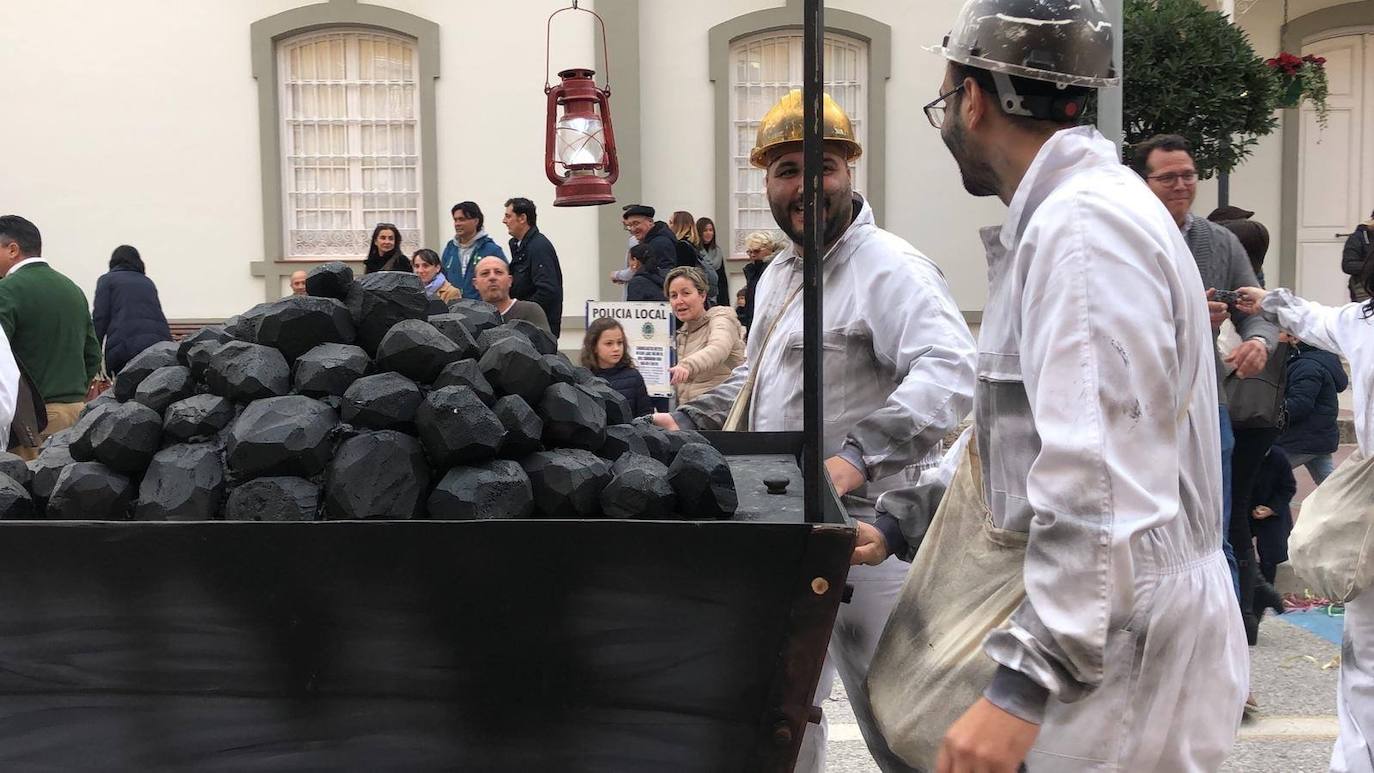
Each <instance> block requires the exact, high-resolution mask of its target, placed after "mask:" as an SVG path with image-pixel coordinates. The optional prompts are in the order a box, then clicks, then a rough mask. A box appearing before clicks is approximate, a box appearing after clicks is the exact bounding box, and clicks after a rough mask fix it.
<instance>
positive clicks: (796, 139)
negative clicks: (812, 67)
mask: <svg viewBox="0 0 1374 773" xmlns="http://www.w3.org/2000/svg"><path fill="white" fill-rule="evenodd" d="M823 96H824V103H823V105H822V110H823V112H824V118H825V128H824V137H823V139H824V140H825V141H826V142H827V143H830V142H833V143H836V144H838V145H842V146H843V147H844V157H845V160H846V161H853V160H854V159H856V158H858V157H859V156H861V155H863V152H864V149H863V148H862V147H860V146H859V141H858V140H856V139H854V125H853V124H851V123H850V122H849V116H847V115H845V114H844V110H843V109H841V108H840V106H839V105H838V104H836V103H835V100H833V99H831V98H830V95H829V94H825V95H823ZM802 126H803V118H802V93H801V89H793V90H792V91H790V92H788V94H787V96H785V97H783V98H782V99H780V100H778V103H777V104H776V105H773V108H772V109H771V110H769V111H768V114H767V115H765V116H764V117H763V121H762V122H760V123H759V134H758V137H757V138H756V139H755V140H754V150H753V152H751V153H750V154H749V163H751V164H753V165H754V166H757V167H759V168H760V169H766V168H767V167H768V164H769V162H771V161H772V160H773V157H774V156H776V155H777V154H778V153H780V152H781V151H782V150H783V149H784V148H786V146H788V145H794V144H795V145H801V141H802Z"/></svg>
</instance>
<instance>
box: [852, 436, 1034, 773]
mask: <svg viewBox="0 0 1374 773" xmlns="http://www.w3.org/2000/svg"><path fill="white" fill-rule="evenodd" d="M981 464H982V462H981V460H980V459H979V456H978V449H977V445H976V443H975V440H974V439H973V437H970V438H969V440H968V443H967V445H966V447H965V449H964V456H963V459H962V460H961V461H960V463H959V468H958V470H957V471H956V472H955V474H954V479H953V480H952V481H951V482H950V485H949V488H948V489H947V490H946V491H945V496H944V498H943V499H941V501H940V506H939V507H938V508H937V509H936V511H935V517H934V518H933V519H932V522H931V525H930V529H929V531H927V532H926V536H925V539H924V540H923V541H922V542H921V548H920V550H919V551H917V553H916V560H915V561H913V562H912V565H911V571H910V572H909V573H908V574H907V578H906V583H905V584H904V585H903V586H902V591H901V595H900V596H899V597H898V599H897V604H896V606H895V607H893V610H892V614H891V615H890V616H889V617H888V620H887V627H886V628H884V629H883V635H882V638H881V639H880V640H879V642H878V649H877V652H876V653H875V654H874V656H873V661H872V663H871V664H870V666H869V669H868V680H867V681H868V691H869V699H870V705H871V706H872V709H873V716H874V719H875V721H876V723H877V725H878V728H879V729H880V730H881V731H882V734H883V738H885V739H886V740H887V743H888V747H889V748H891V749H892V751H893V752H894V753H895V754H897V756H899V757H901V758H902V759H903V760H904V761H905V762H906V763H907V764H908V765H911V766H913V767H916V768H919V769H922V770H934V769H935V761H936V756H937V755H938V754H939V751H940V744H941V742H942V741H943V739H944V736H945V733H946V732H948V731H949V728H950V726H951V725H953V724H954V722H955V720H957V719H959V717H961V716H963V714H964V712H966V711H968V710H969V708H970V707H971V706H973V704H974V703H975V702H976V701H977V700H978V698H979V697H980V696H982V694H983V690H984V689H986V688H987V686H988V684H989V683H990V682H991V681H992V677H993V675H994V674H995V672H996V670H997V664H996V663H995V662H994V661H993V660H992V659H991V658H989V657H988V656H987V655H986V654H984V653H983V646H982V645H983V640H984V639H985V638H986V637H987V635H988V634H989V633H990V632H992V631H993V630H995V629H997V628H1000V627H1002V626H1003V625H1005V624H1006V623H1007V621H1008V619H1010V617H1011V615H1012V613H1013V612H1015V611H1016V609H1017V607H1019V606H1020V605H1021V602H1022V601H1024V600H1025V598H1026V588H1025V580H1024V578H1023V576H1022V568H1023V566H1024V565H1025V558H1026V541H1027V539H1028V535H1027V534H1025V533H1023V532H1017V531H1011V530H1008V529H999V528H997V527H995V526H993V523H992V512H991V510H989V509H988V506H987V503H986V502H985V501H984V499H983V482H982V467H981Z"/></svg>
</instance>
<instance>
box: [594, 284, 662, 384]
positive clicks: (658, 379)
mask: <svg viewBox="0 0 1374 773" xmlns="http://www.w3.org/2000/svg"><path fill="white" fill-rule="evenodd" d="M602 317H610V318H612V319H614V320H616V321H617V322H619V323H620V326H621V327H623V328H625V346H626V347H627V348H628V349H629V350H630V356H631V357H633V358H634V361H635V367H636V368H638V369H639V374H640V375H641V376H643V377H644V386H645V387H647V388H648V390H649V395H650V396H652V397H672V396H673V387H672V385H671V384H669V383H668V369H669V368H671V367H672V366H673V327H674V323H675V322H676V321H677V318H676V317H674V316H673V312H672V311H671V309H669V307H668V304H667V303H663V302H654V301H649V302H640V301H605V302H600V301H587V324H588V325H590V324H591V323H592V321H593V320H596V319H600V318H602Z"/></svg>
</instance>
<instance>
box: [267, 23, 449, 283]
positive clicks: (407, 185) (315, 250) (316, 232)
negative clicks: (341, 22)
mask: <svg viewBox="0 0 1374 773" xmlns="http://www.w3.org/2000/svg"><path fill="white" fill-rule="evenodd" d="M277 57H278V59H277V73H278V78H279V81H278V90H277V93H278V95H279V99H280V116H281V118H280V121H281V123H280V126H279V136H280V138H281V145H280V147H281V153H282V160H281V162H282V206H283V213H282V215H283V218H282V223H283V229H284V231H285V233H284V234H283V244H284V245H285V248H286V249H285V252H286V257H287V258H297V257H301V258H303V257H319V258H336V257H337V258H355V259H356V258H359V257H361V256H363V255H366V254H367V249H368V239H369V237H370V236H371V235H372V229H373V227H374V226H376V225H377V224H378V223H391V224H393V225H395V226H396V227H397V228H399V229H400V231H401V239H402V243H403V245H404V247H405V249H406V251H407V252H409V251H411V250H413V249H415V248H416V247H419V246H421V245H423V244H424V240H423V238H424V234H423V229H422V223H423V222H424V216H423V215H424V206H425V202H424V201H423V200H422V199H423V197H422V195H421V191H422V190H423V188H422V185H421V169H422V168H423V166H422V163H421V158H420V150H421V138H420V114H421V111H420V94H419V91H420V89H419V82H420V69H419V65H418V58H419V57H418V54H417V47H416V41H415V40H414V39H412V38H409V37H406V36H402V35H397V34H393V33H388V32H383V31H379V30H375V29H351V28H330V29H327V30H324V31H316V32H309V33H306V34H303V35H297V36H295V37H291V38H287V39H285V40H282V41H281V42H280V43H279V44H278V45H277Z"/></svg>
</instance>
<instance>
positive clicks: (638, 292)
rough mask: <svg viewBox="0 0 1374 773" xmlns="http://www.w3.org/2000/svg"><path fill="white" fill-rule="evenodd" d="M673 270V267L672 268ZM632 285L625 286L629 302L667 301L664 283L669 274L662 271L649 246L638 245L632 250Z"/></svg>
mask: <svg viewBox="0 0 1374 773" xmlns="http://www.w3.org/2000/svg"><path fill="white" fill-rule="evenodd" d="M670 268H671V266H670ZM630 270H631V271H633V272H634V273H633V274H632V275H631V276H630V283H629V284H627V285H625V300H627V301H666V300H668V299H667V298H666V297H664V295H663V281H664V280H665V279H666V278H667V273H666V272H665V271H663V270H661V269H660V267H659V265H658V258H657V257H655V256H654V251H653V249H651V248H650V247H649V245H647V244H636V245H635V246H633V247H631V248H630Z"/></svg>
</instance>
